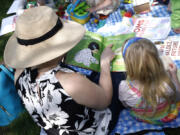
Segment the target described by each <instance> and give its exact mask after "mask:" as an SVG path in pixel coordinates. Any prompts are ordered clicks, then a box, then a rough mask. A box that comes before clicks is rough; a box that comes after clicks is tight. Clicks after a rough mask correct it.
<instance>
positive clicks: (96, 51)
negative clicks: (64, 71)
mask: <svg viewBox="0 0 180 135" xmlns="http://www.w3.org/2000/svg"><path fill="white" fill-rule="evenodd" d="M134 36H135V33H130V34H121V35H116V36H107V37H103V36H101V35H99V34H96V33H93V32H89V31H87V32H86V34H85V36H84V37H83V39H82V40H81V41H80V42H79V43H78V44H77V45H76V46H75V47H74V48H73V49H71V50H70V51H69V52H68V53H67V55H66V59H65V63H66V64H69V65H74V66H77V67H81V68H85V69H90V70H93V71H97V72H100V56H101V53H102V51H103V50H104V48H106V46H108V45H109V44H113V47H112V50H113V51H114V52H115V58H114V59H113V61H112V62H111V71H112V72H121V71H125V65H124V60H123V57H122V52H121V47H122V45H123V43H124V41H125V40H127V39H129V38H131V37H134Z"/></svg>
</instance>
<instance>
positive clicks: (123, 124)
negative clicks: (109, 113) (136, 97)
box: [71, 3, 180, 135]
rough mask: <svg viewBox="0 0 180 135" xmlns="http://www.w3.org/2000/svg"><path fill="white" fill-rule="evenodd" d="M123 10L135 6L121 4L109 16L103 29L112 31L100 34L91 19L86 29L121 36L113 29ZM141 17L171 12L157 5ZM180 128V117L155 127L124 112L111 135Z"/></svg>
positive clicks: (154, 134) (151, 134)
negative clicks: (109, 28) (107, 28)
mask: <svg viewBox="0 0 180 135" xmlns="http://www.w3.org/2000/svg"><path fill="white" fill-rule="evenodd" d="M121 9H126V10H129V9H131V10H133V6H132V4H124V3H121V5H120V7H119V8H118V9H117V10H116V11H115V12H113V13H112V14H110V15H109V17H108V18H107V19H106V24H105V25H104V26H103V27H112V28H111V31H107V30H106V29H104V31H103V30H102V31H100V32H99V27H98V25H97V24H96V23H93V18H91V19H90V21H89V22H87V23H86V24H84V27H85V28H86V29H87V30H88V31H91V32H95V33H99V34H101V35H102V36H111V35H117V34H119V29H118V28H113V27H115V26H116V25H117V26H118V23H120V22H122V19H123V17H122V16H121V12H120V11H121ZM139 16H140V17H145V16H152V17H169V16H170V12H168V11H167V6H166V5H156V6H152V7H151V12H148V13H146V14H140V15H139ZM103 27H102V28H103ZM175 35H176V36H180V34H176V33H174V32H173V31H172V30H171V31H170V33H169V35H168V36H175ZM175 63H176V65H177V66H178V67H179V68H180V61H175ZM71 68H73V69H75V70H76V71H79V72H81V73H82V74H85V75H90V74H91V73H92V71H91V70H87V69H82V68H79V67H75V66H71ZM121 118H123V119H121ZM179 126H180V117H178V118H177V119H176V120H174V121H173V122H170V123H167V124H165V125H164V126H155V125H151V124H147V123H143V122H138V121H136V120H135V119H133V118H132V117H131V116H130V114H129V111H128V110H123V111H122V112H121V114H120V115H119V119H118V122H117V124H116V127H115V129H114V130H113V131H112V132H111V135H114V134H115V133H120V134H121V135H124V134H127V133H137V132H140V131H146V130H149V131H150V132H146V133H144V135H165V133H164V132H163V128H177V127H179Z"/></svg>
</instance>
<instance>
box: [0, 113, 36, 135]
mask: <svg viewBox="0 0 180 135" xmlns="http://www.w3.org/2000/svg"><path fill="white" fill-rule="evenodd" d="M39 133H40V128H39V127H38V126H37V125H36V124H35V123H34V121H33V120H32V118H31V116H30V115H29V114H28V113H27V111H25V112H24V113H22V114H21V115H20V116H19V117H18V118H17V119H15V120H14V121H13V122H12V123H11V124H10V125H8V126H5V127H0V135H39Z"/></svg>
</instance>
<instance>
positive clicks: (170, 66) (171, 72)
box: [168, 62, 177, 78]
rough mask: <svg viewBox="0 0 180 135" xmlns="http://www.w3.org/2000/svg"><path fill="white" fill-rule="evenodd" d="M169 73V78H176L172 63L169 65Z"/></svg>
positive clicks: (175, 69) (174, 66) (175, 68)
mask: <svg viewBox="0 0 180 135" xmlns="http://www.w3.org/2000/svg"><path fill="white" fill-rule="evenodd" d="M168 69H169V70H168V71H169V73H170V76H171V77H172V78H174V77H176V76H177V67H176V65H175V64H174V63H173V62H172V63H169V68H168Z"/></svg>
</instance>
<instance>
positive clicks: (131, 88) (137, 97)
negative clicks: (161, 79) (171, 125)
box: [119, 80, 179, 125]
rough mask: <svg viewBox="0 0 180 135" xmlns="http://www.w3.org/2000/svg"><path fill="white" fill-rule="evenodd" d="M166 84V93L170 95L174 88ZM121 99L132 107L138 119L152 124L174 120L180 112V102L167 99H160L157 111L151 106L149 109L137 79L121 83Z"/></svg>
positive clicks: (132, 112)
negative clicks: (169, 102)
mask: <svg viewBox="0 0 180 135" xmlns="http://www.w3.org/2000/svg"><path fill="white" fill-rule="evenodd" d="M164 85H165V87H166V88H167V92H166V93H167V94H168V95H170V94H171V93H172V92H173V90H172V89H171V88H170V87H169V86H167V85H166V84H164ZM132 97H133V98H132ZM119 99H120V100H121V101H122V102H123V103H124V104H126V106H128V107H129V108H130V110H131V115H132V116H134V117H135V118H136V119H137V120H140V121H143V122H147V123H151V124H158V125H161V124H164V123H166V122H169V121H172V120H174V119H175V118H176V117H177V115H178V112H179V110H178V104H173V103H172V104H170V105H169V104H168V102H167V101H166V100H165V99H160V102H159V104H158V106H157V109H156V112H155V113H154V111H153V109H152V108H151V107H149V108H148V109H147V108H146V105H145V103H144V100H143V98H142V96H141V93H140V90H139V87H138V84H137V82H136V81H128V80H126V81H122V82H121V83H120V85H119ZM152 114H153V117H152Z"/></svg>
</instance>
